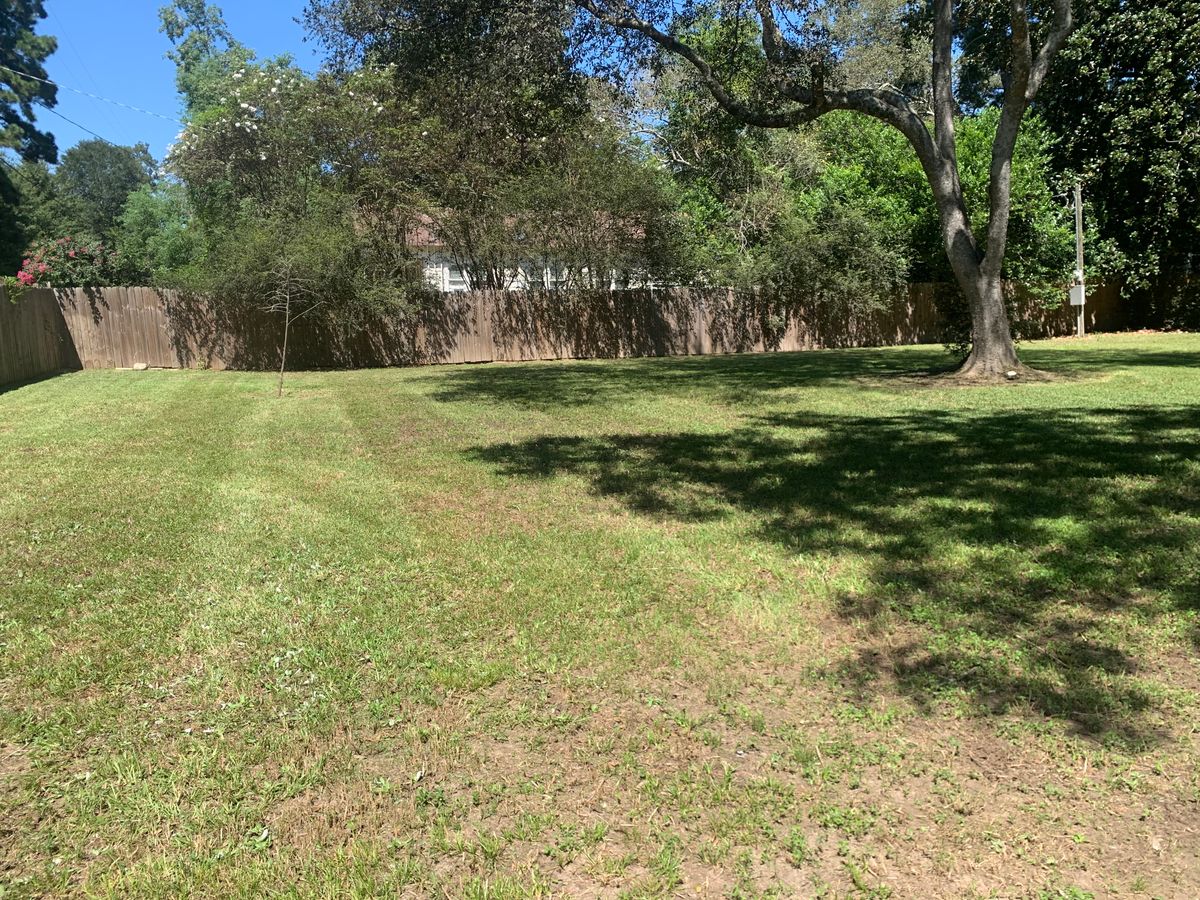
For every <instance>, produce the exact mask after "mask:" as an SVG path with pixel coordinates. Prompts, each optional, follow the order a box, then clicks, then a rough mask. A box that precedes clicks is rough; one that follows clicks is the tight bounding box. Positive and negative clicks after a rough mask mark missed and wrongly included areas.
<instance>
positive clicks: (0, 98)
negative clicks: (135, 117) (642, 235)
mask: <svg viewBox="0 0 1200 900" xmlns="http://www.w3.org/2000/svg"><path fill="white" fill-rule="evenodd" d="M44 18H46V10H45V8H44V6H43V4H42V0H7V2H5V3H4V4H3V6H0V66H3V68H0V272H13V271H15V270H16V267H17V265H18V263H19V262H20V255H21V251H22V250H23V249H24V245H25V244H26V243H27V242H28V236H27V223H26V222H25V221H24V217H23V215H22V213H21V210H20V206H21V195H20V185H19V184H17V183H14V179H13V175H14V174H15V167H14V165H13V162H12V160H10V159H8V158H6V157H5V155H4V153H5V151H9V152H11V153H13V154H15V155H16V156H17V157H19V158H20V159H23V160H26V161H36V160H43V161H45V162H51V163H52V162H55V161H56V160H57V158H58V150H57V148H56V146H55V143H54V137H53V135H51V134H49V133H47V132H45V131H42V130H41V129H39V128H38V127H37V124H36V122H37V116H36V114H35V112H34V107H35V106H44V107H47V108H49V107H53V106H54V104H55V101H56V99H57V89H56V88H55V87H54V85H52V84H46V83H45V82H44V81H37V80H35V79H38V78H42V79H44V78H46V77H47V76H46V69H45V66H44V63H45V61H46V58H47V57H48V56H50V54H52V53H53V52H54V50H55V47H56V46H57V42H56V41H55V39H54V38H53V37H51V36H49V35H39V34H36V33H35V32H34V28H35V27H36V26H37V24H38V22H40V21H41V20H42V19H44ZM18 72H20V73H25V74H26V75H32V76H34V78H23V77H21V76H20V75H18V74H15V73H18Z"/></svg>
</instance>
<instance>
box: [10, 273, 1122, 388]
mask: <svg viewBox="0 0 1200 900" xmlns="http://www.w3.org/2000/svg"><path fill="white" fill-rule="evenodd" d="M950 290H951V289H949V288H946V287H945V286H939V285H931V284H918V285H911V286H909V287H908V289H907V290H905V291H903V292H901V293H900V294H898V295H897V297H896V298H895V299H894V301H893V302H892V303H891V305H890V306H888V307H886V308H883V309H880V310H877V311H875V312H873V313H870V314H867V315H858V316H852V315H848V314H844V313H839V312H836V311H830V310H821V309H818V310H812V309H807V308H804V307H803V306H798V305H795V304H786V303H783V302H781V301H779V300H777V299H772V298H769V297H766V296H763V295H760V294H752V293H738V292H733V291H728V290H703V289H684V288H673V289H668V290H653V291H651V290H640V291H621V292H615V293H607V292H604V293H600V292H597V293H576V292H571V293H560V292H476V293H469V294H447V295H442V296H440V297H436V298H431V299H430V300H428V301H427V302H425V303H424V305H422V306H421V307H420V308H418V309H416V310H414V311H412V312H409V313H407V314H405V315H394V316H374V317H367V318H362V317H360V318H358V319H356V320H354V321H350V322H335V321H332V320H329V319H320V318H313V319H303V320H301V321H300V323H298V325H296V326H294V327H293V331H292V338H291V343H290V347H289V351H288V365H289V367H292V368H297V369H316V368H364V367H373V366H402V365H430V364H435V363H463V362H491V361H518V360H539V359H584V358H616V357H629V356H682V355H703V354H714V353H743V352H762V351H775V350H780V351H787V350H812V349H818V348H828V347H863V346H885V345H891V344H919V343H936V342H938V341H941V340H943V339H944V336H945V335H944V326H943V324H942V318H941V316H940V315H939V312H938V300H939V297H942V298H945V297H946V296H948V292H949V291H950ZM1017 309H1018V319H1019V320H1020V321H1021V323H1022V326H1021V328H1022V332H1023V334H1024V335H1025V336H1026V337H1047V336H1054V335H1062V334H1070V333H1072V331H1073V330H1074V322H1075V318H1074V311H1073V310H1072V309H1071V308H1070V307H1068V306H1065V305H1064V306H1063V307H1062V308H1059V309H1054V310H1045V309H1042V308H1040V307H1038V306H1037V305H1036V304H1035V303H1034V302H1033V301H1032V300H1031V299H1030V298H1029V297H1028V296H1025V295H1023V294H1018V297H1017ZM1087 309H1088V317H1089V328H1090V329H1093V330H1118V329H1120V328H1123V327H1125V323H1124V321H1123V320H1122V318H1121V304H1120V292H1119V290H1117V289H1116V288H1100V289H1093V292H1092V294H1091V296H1090V297H1089V304H1088V307H1087ZM282 324H283V323H282V320H281V317H279V316H276V315H271V314H268V313H264V312H261V311H259V310H257V309H253V308H248V307H247V306H246V305H245V304H232V303H220V302H212V301H210V300H208V299H206V298H203V297H198V296H192V295H187V294H181V293H178V292H174V291H159V290H155V289H151V288H137V287H132V288H92V289H87V288H72V289H60V290H49V289H35V290H30V291H27V292H25V294H24V295H22V297H21V298H20V300H19V301H18V302H17V303H16V304H12V303H10V302H9V301H8V299H7V297H5V295H4V293H3V289H2V288H0V384H6V383H11V382H14V381H21V380H26V379H30V378H35V377H38V376H40V375H44V374H47V373H51V372H57V371H62V370H64V369H78V368H89V369H90V368H131V367H133V366H137V365H146V366H150V367H153V368H213V369H248V370H256V369H269V368H272V367H275V366H278V365H279V352H280V350H279V348H280V344H281V333H282Z"/></svg>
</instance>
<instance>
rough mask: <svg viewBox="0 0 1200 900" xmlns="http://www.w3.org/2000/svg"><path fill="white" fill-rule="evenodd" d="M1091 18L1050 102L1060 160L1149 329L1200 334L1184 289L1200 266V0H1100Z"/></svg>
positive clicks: (1106, 269) (1111, 267)
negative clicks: (1080, 189) (1078, 185)
mask: <svg viewBox="0 0 1200 900" xmlns="http://www.w3.org/2000/svg"><path fill="white" fill-rule="evenodd" d="M1080 19H1081V21H1080V26H1079V28H1078V30H1077V31H1076V32H1075V33H1074V34H1073V35H1072V37H1071V40H1070V41H1069V42H1068V43H1067V46H1066V47H1065V48H1064V50H1063V53H1062V55H1061V56H1060V57H1059V59H1058V60H1057V62H1056V63H1055V66H1054V69H1053V71H1052V74H1051V78H1050V80H1049V82H1048V84H1047V89H1046V91H1045V92H1044V93H1043V95H1042V97H1041V100H1040V107H1041V114H1042V116H1043V117H1044V119H1045V121H1046V123H1047V125H1048V126H1049V128H1050V130H1051V132H1052V133H1053V134H1054V135H1055V136H1056V138H1057V140H1056V142H1055V147H1054V161H1055V164H1056V166H1057V167H1058V168H1059V169H1060V170H1061V171H1062V172H1063V173H1064V175H1065V176H1066V177H1067V179H1068V180H1069V179H1070V177H1071V176H1077V177H1078V178H1079V179H1080V180H1082V181H1083V182H1084V185H1085V190H1086V193H1087V197H1088V211H1089V214H1090V215H1089V225H1090V227H1091V229H1092V230H1093V231H1094V233H1095V234H1096V236H1097V237H1098V238H1099V240H1098V241H1096V243H1095V246H1094V248H1093V249H1094V250H1095V253H1093V254H1091V255H1092V256H1093V257H1094V258H1095V259H1096V261H1097V262H1098V263H1099V265H1100V267H1101V271H1102V272H1103V273H1104V274H1106V275H1109V276H1112V275H1116V276H1118V277H1120V278H1121V279H1122V280H1123V281H1124V282H1125V285H1126V293H1127V295H1128V296H1129V298H1130V299H1131V300H1132V301H1135V306H1136V307H1141V308H1135V314H1140V315H1141V316H1144V319H1143V323H1144V324H1148V325H1154V326H1157V327H1162V326H1164V325H1165V326H1167V327H1192V328H1196V327H1200V296H1198V295H1197V294H1198V293H1200V292H1197V291H1196V290H1195V289H1194V288H1193V289H1192V290H1190V291H1188V290H1182V291H1180V290H1179V288H1181V287H1183V286H1184V285H1183V283H1182V280H1183V279H1184V278H1186V277H1187V276H1190V275H1193V274H1194V273H1195V272H1196V269H1197V266H1198V265H1200V250H1198V249H1197V248H1200V0H1158V2H1155V3H1128V2H1124V0H1092V2H1090V3H1088V4H1085V5H1082V6H1081V8H1080ZM1145 307H1149V308H1145Z"/></svg>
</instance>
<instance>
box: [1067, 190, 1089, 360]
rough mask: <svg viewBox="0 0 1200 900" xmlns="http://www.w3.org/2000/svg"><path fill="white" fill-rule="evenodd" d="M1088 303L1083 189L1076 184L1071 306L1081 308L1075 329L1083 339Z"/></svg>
mask: <svg viewBox="0 0 1200 900" xmlns="http://www.w3.org/2000/svg"><path fill="white" fill-rule="evenodd" d="M1086 303H1087V289H1086V288H1085V287H1084V283H1083V187H1082V186H1081V185H1080V184H1079V183H1078V182H1076V183H1075V284H1074V286H1072V288H1071V305H1072V306H1077V307H1079V320H1078V322H1077V324H1076V327H1075V333H1076V335H1077V336H1078V337H1083V335H1084V331H1085V330H1086V326H1085V324H1084V305H1085V304H1086Z"/></svg>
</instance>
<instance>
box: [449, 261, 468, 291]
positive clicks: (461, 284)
mask: <svg viewBox="0 0 1200 900" xmlns="http://www.w3.org/2000/svg"><path fill="white" fill-rule="evenodd" d="M468 290H470V285H469V284H468V283H467V275H466V273H465V272H463V270H462V269H460V268H459V267H458V266H447V267H446V291H447V292H448V293H451V294H461V293H463V292H464V291H468Z"/></svg>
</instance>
